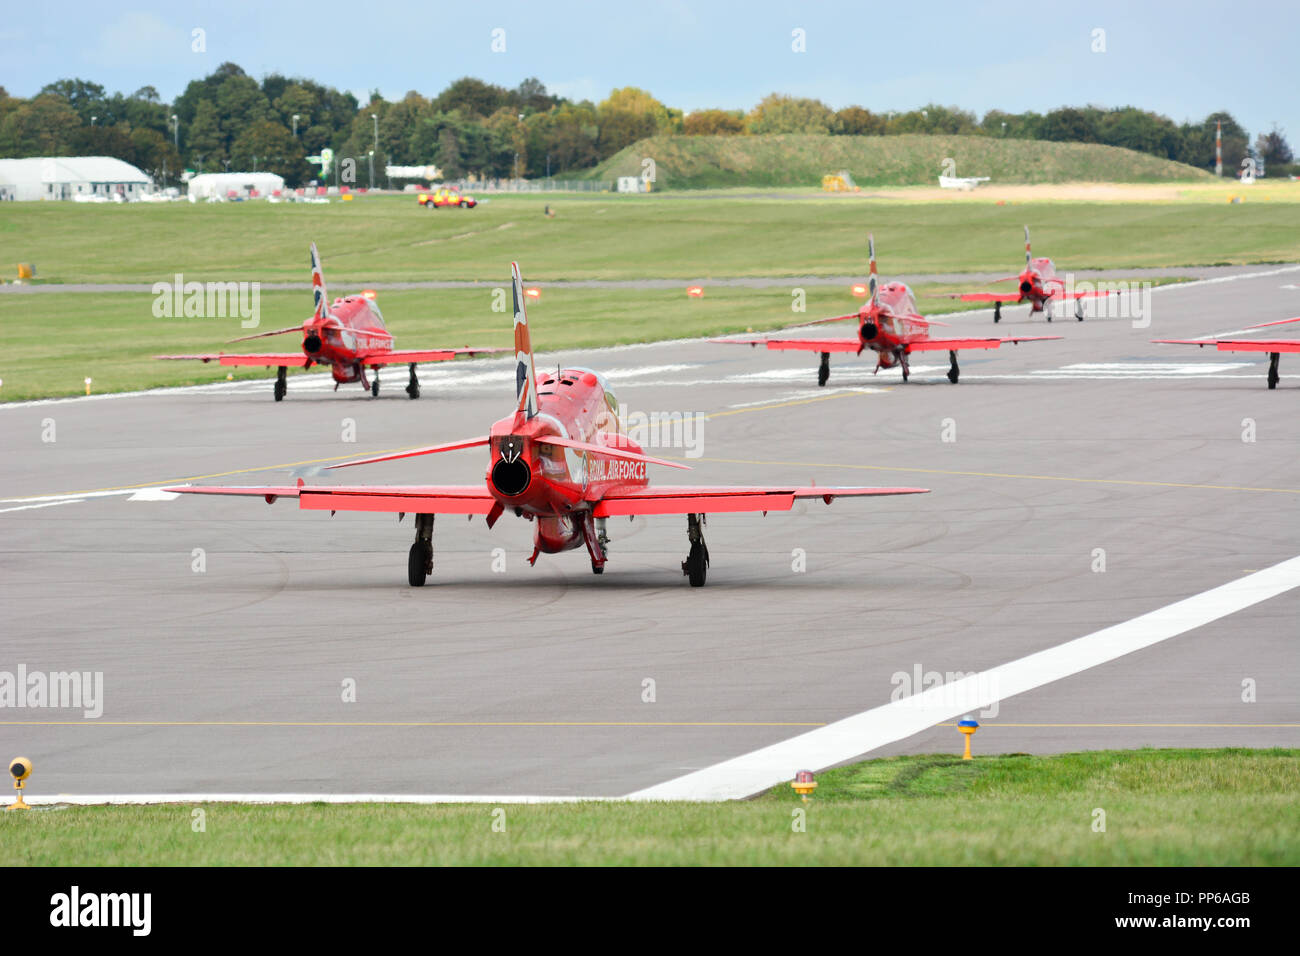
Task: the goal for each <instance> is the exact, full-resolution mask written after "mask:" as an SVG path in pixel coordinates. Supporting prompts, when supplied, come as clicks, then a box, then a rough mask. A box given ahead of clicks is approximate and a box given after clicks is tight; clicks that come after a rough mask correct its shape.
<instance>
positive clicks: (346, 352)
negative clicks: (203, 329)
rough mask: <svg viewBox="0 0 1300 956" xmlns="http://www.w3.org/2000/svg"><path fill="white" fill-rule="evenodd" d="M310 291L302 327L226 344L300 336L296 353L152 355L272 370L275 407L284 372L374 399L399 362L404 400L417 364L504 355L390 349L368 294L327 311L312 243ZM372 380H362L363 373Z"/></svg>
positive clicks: (415, 385) (416, 387)
mask: <svg viewBox="0 0 1300 956" xmlns="http://www.w3.org/2000/svg"><path fill="white" fill-rule="evenodd" d="M311 291H312V296H313V297H314V298H315V303H316V311H315V312H314V313H313V314H312V317H311V318H310V319H308V320H307V321H306V322H304V323H303V324H302V325H293V326H290V327H289V328H287V329H276V330H275V331H274V332H259V333H258V334H257V335H246V336H244V337H243V338H238V339H232V341H233V342H247V341H248V340H250V339H264V338H266V337H267V336H270V335H287V334H289V333H291V332H301V333H302V351H301V352H283V353H275V354H270V355H267V354H262V355H228V354H226V353H225V352H217V353H215V354H206V355H155V356H154V358H159V359H173V360H174V359H197V360H198V361H200V362H218V363H220V364H221V365H263V366H268V367H271V366H274V367H276V376H275V392H274V394H275V400H276V401H277V402H278V401H281V400H282V399H283V398H284V396H285V392H286V391H287V390H288V380H287V372H288V369H289V366H299V365H301V366H302V367H303V368H310V367H311V366H312V365H327V366H329V368H330V371H331V372H332V373H333V374H334V389H335V391H337V390H338V387H339V386H340V385H346V384H347V383H349V382H360V383H361V387H362V388H364V389H369V390H370V394H371V395H374V396H378V395H379V370H380V369H381V368H383V367H384V366H385V365H394V364H397V363H400V362H405V363H406V364H407V365H408V366H409V367H410V373H411V377H410V379H409V381H408V382H407V385H406V394H407V395H409V396H411V398H419V397H420V379H419V378H418V377H417V376H416V374H415V365H416V363H417V362H445V361H447V360H448V359H453V358H455V357H456V356H457V355H484V354H488V353H491V352H508V351H510V350H509V349H475V348H463V349H455V348H452V349H394V348H393V336H392V333H391V332H389V331H388V329H387V328H386V327H385V326H384V317H383V315H382V314H381V313H380V311H379V305H378V304H377V303H376V302H375V299H374V293H373V292H369V291H367V292H363V293H362V294H361V295H347V296H342V297H341V298H338V299H335V300H334V302H333V304H332V305H329V304H327V303H328V302H329V299H328V298H327V296H326V293H325V276H324V274H323V273H322V271H321V265H320V254H319V253H318V252H317V251H316V243H314V242H313V243H312V244H311ZM367 368H368V369H370V371H371V372H372V374H373V376H374V377H373V378H372V379H371V380H370V381H367V380H366V369H367Z"/></svg>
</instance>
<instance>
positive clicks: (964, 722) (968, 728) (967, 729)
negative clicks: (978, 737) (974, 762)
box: [957, 714, 980, 760]
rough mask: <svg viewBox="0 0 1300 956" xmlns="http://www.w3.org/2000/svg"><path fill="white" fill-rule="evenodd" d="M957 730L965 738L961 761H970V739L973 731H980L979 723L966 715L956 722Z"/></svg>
mask: <svg viewBox="0 0 1300 956" xmlns="http://www.w3.org/2000/svg"><path fill="white" fill-rule="evenodd" d="M957 729H958V730H960V731H961V732H962V733H963V734H964V735H965V736H966V752H965V753H963V754H962V755H961V759H962V760H971V759H972V757H971V755H970V739H971V737H973V736H974V735H975V731H977V730H979V729H980V722H979V721H978V720H976V719H975V718H974V717H971V716H970V715H969V714H967V715H966V716H965V717H963V718H962V719H961V720H959V721H957Z"/></svg>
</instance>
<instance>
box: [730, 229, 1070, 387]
mask: <svg viewBox="0 0 1300 956" xmlns="http://www.w3.org/2000/svg"><path fill="white" fill-rule="evenodd" d="M867 248H868V252H869V257H870V262H869V268H870V274H869V276H868V277H867V290H868V293H869V298H868V299H867V302H866V304H865V305H863V306H862V308H861V309H859V310H858V311H857V312H854V313H852V314H851V315H837V316H834V317H832V318H829V319H817V320H815V321H812V322H804V323H801V325H821V324H822V323H825V322H847V321H849V320H850V319H854V320H857V322H858V323H859V324H858V334H857V336H856V337H855V338H851V339H781V338H759V339H718V340H717V341H720V342H725V343H727V344H737V345H766V346H767V347H768V348H769V349H798V350H802V351H806V352H820V353H821V366H820V367H819V368H818V369H817V384H818V385H825V384H826V380H827V379H829V378H830V376H831V353H832V352H855V353H857V354H858V355H861V354H862V351H863V349H870V350H871V351H873V352H875V353H876V367H875V369H874V372H879V371H880V370H881V369H882V368H893V367H894V366H895V365H898V366H900V367H901V368H902V370H903V381H904V382H906V381H907V378H908V375H909V374H910V370H909V367H908V361H907V360H908V356H910V355H911V354H912V353H913V352H943V351H946V352H947V353H948V361H949V362H950V363H951V365H950V367H949V369H948V381H950V382H952V383H953V384H954V385H956V384H957V377H958V375H959V374H960V369H958V368H957V352H958V350H960V349H995V348H998V347H999V346H1001V345H1003V344H1004V343H1006V342H1011V343H1012V344H1018V343H1020V342H1037V341H1043V340H1046V339H1059V338H1061V336H1059V335H1018V336H1011V337H1009V338H1004V339H1001V338H963V339H932V338H930V326H932V325H943V324H944V323H943V322H936V321H933V320H929V319H926V318H924V317H923V316H921V314H920V313H919V312H917V309H916V297H915V296H914V295H912V290H911V289H909V288H908V287H907V285H906V284H905V283H903V282H886V283H885V284H884V285H883V286H879V287H878V283H877V278H876V240H875V237H874V236H870V237H868V239H867ZM794 327H795V326H791V328H794ZM874 372H873V374H874Z"/></svg>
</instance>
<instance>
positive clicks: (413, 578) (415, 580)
mask: <svg viewBox="0 0 1300 956" xmlns="http://www.w3.org/2000/svg"><path fill="white" fill-rule="evenodd" d="M433 519H434V516H433V515H416V516H415V543H414V544H412V545H411V553H410V554H409V555H408V556H407V558H406V580H407V583H409V584H410V585H411V587H413V588H420V587H424V581H425V579H426V578H427V577H428V576H429V575H430V574H432V573H433Z"/></svg>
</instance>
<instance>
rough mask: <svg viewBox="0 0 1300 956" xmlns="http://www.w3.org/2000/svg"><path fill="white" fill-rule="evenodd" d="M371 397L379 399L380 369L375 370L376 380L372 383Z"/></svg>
mask: <svg viewBox="0 0 1300 956" xmlns="http://www.w3.org/2000/svg"><path fill="white" fill-rule="evenodd" d="M370 397H371V398H378V397H379V370H378V369H376V370H375V380H374V381H373V382H371V383H370Z"/></svg>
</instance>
